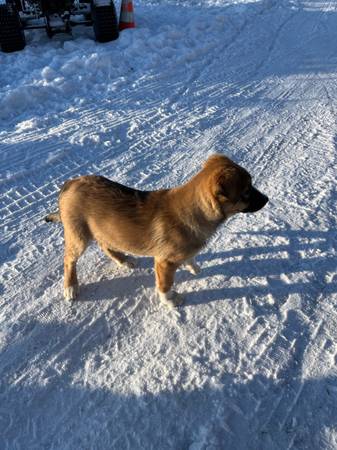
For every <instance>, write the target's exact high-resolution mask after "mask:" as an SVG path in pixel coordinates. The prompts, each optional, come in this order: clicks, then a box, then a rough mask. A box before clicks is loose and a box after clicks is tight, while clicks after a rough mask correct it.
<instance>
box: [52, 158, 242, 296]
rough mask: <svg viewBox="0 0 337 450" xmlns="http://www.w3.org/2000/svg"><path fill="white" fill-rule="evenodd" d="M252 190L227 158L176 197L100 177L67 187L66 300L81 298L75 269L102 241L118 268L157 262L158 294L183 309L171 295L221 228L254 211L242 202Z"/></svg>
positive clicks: (212, 163) (63, 212)
mask: <svg viewBox="0 0 337 450" xmlns="http://www.w3.org/2000/svg"><path fill="white" fill-rule="evenodd" d="M250 185H251V177H250V175H249V174H248V172H247V171H246V170H245V169H243V168H242V167H240V166H238V165H237V164H235V163H234V162H232V161H231V160H229V159H228V158H226V157H225V156H222V155H213V156H211V157H210V158H209V159H208V160H207V161H206V163H205V164H204V167H203V169H202V170H201V171H200V172H199V173H197V174H196V175H195V176H194V177H193V178H192V179H191V180H189V181H188V182H187V183H186V184H184V185H182V186H178V187H175V188H172V189H162V190H158V191H151V192H142V191H138V190H135V189H132V188H127V187H125V186H122V185H119V184H118V183H114V182H112V181H110V180H107V179H106V178H103V177H98V176H82V177H79V178H76V179H74V180H70V181H68V182H66V183H65V185H64V186H63V188H62V190H61V192H60V197H59V211H60V213H59V214H60V218H61V221H62V224H63V227H64V239H65V252H64V287H65V296H66V298H69V299H73V298H74V297H75V296H76V293H77V287H78V282H77V276H76V262H77V260H78V258H79V257H80V256H81V255H82V253H83V252H84V251H85V249H86V247H87V245H88V243H89V241H90V240H95V241H97V243H98V244H99V246H100V247H101V249H102V250H103V251H104V252H105V254H107V255H108V256H109V257H110V258H112V259H113V260H115V261H117V262H118V263H119V264H127V257H126V255H125V253H131V254H135V255H143V256H152V257H154V259H155V272H156V286H157V289H158V291H159V293H161V294H162V295H164V297H165V299H167V298H169V299H170V302H171V303H172V304H173V305H176V304H179V303H180V302H181V300H178V299H177V295H176V294H175V293H174V292H173V291H171V288H172V285H173V281H174V275H175V272H176V270H177V268H178V267H179V266H180V265H181V264H183V263H186V264H187V265H188V266H189V267H193V256H194V255H195V254H197V253H198V252H199V251H200V249H201V248H202V247H203V246H204V245H205V244H206V242H207V240H208V239H209V238H210V237H211V236H212V235H213V233H214V232H215V231H216V229H217V228H218V226H219V225H220V224H221V223H223V222H224V221H225V220H226V219H227V218H228V217H230V216H232V215H233V214H236V213H238V212H240V211H242V210H243V209H244V208H246V207H247V202H246V203H245V202H244V201H242V200H241V199H240V195H241V193H242V192H243V191H244V190H245V189H247V188H248V187H249V186H250ZM48 217H49V219H50V220H51V219H53V220H54V221H55V220H56V219H57V218H58V216H57V213H54V214H53V215H52V216H47V218H48ZM195 267H197V266H195ZM171 292H172V294H171Z"/></svg>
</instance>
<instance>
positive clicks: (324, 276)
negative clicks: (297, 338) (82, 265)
mask: <svg viewBox="0 0 337 450" xmlns="http://www.w3.org/2000/svg"><path fill="white" fill-rule="evenodd" d="M257 234H260V235H261V238H262V239H261V240H262V241H263V237H268V238H269V240H270V237H272V238H273V239H274V238H275V242H277V238H282V239H283V240H285V241H286V243H282V244H275V245H273V244H271V245H268V246H267V245H261V246H259V247H244V248H237V249H232V250H229V251H223V252H207V251H206V252H205V253H203V254H201V255H200V256H198V257H197V262H198V263H199V264H200V266H201V272H200V273H199V274H198V275H197V276H194V275H192V274H190V273H188V272H187V271H186V270H185V269H184V268H183V267H182V268H180V269H179V270H178V271H177V274H176V277H175V282H176V283H175V287H176V289H177V291H178V292H181V293H182V294H183V295H184V297H185V303H184V306H197V305H201V304H207V303H210V302H215V301H221V300H226V301H233V300H237V299H239V298H243V297H245V298H249V299H250V300H254V299H257V298H268V299H269V301H268V302H267V303H268V304H269V306H270V308H272V307H273V305H274V304H277V305H282V304H283V303H284V302H285V301H286V299H287V298H288V296H289V294H296V293H297V294H300V295H302V296H303V295H309V297H310V296H311V297H313V296H316V297H317V296H318V295H319V294H321V293H322V292H324V294H329V293H332V292H337V263H336V258H335V257H334V256H333V255H330V256H329V252H328V250H329V248H331V242H330V241H331V239H332V237H331V234H329V233H328V232H320V231H312V232H310V231H300V230H299V231H292V230H290V231H283V232H282V231H281V232H277V231H270V232H262V233H247V235H248V236H249V235H251V236H253V235H254V236H255V237H256V235H257ZM246 238H247V236H246ZM137 262H138V266H137V268H136V269H135V270H133V271H132V270H127V269H122V270H119V271H117V273H116V271H115V270H114V269H113V268H111V270H110V269H106V266H105V272H107V271H108V272H109V273H106V274H105V275H104V277H103V279H101V280H100V281H97V282H92V283H89V284H86V285H82V286H81V294H80V298H79V300H80V301H108V300H111V299H112V298H120V299H122V298H125V297H131V298H133V297H135V296H137V295H139V294H140V293H141V292H142V291H143V295H145V296H150V297H151V298H150V300H151V301H152V300H153V299H154V298H155V275H154V270H153V259H152V258H139V259H137ZM106 264H110V263H109V262H107V261H106ZM108 267H111V266H108ZM334 274H335V275H334ZM329 277H330V278H329ZM214 278H215V281H214V282H213V281H212V279H214ZM213 286H214V287H213ZM266 308H267V304H266V305H265V306H264V312H267V310H266Z"/></svg>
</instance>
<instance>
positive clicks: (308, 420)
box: [0, 0, 337, 450]
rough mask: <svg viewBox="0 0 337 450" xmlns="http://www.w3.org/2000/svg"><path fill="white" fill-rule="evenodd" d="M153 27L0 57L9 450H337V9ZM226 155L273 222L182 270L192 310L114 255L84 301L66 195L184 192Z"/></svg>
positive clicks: (145, 8) (59, 39) (187, 13)
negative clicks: (89, 188)
mask: <svg viewBox="0 0 337 450" xmlns="http://www.w3.org/2000/svg"><path fill="white" fill-rule="evenodd" d="M118 8H119V3H117V9H118ZM135 22H136V25H137V27H136V28H135V29H133V30H126V31H123V32H122V33H121V35H120V38H119V39H118V40H117V41H114V42H111V43H107V44H98V43H96V42H95V41H94V40H93V31H92V29H91V28H90V27H78V28H75V29H74V32H73V37H70V36H68V35H61V34H60V35H57V36H55V37H54V38H53V39H52V40H49V39H48V37H47V36H46V34H45V33H44V32H43V31H40V30H37V31H31V32H29V33H27V46H26V48H25V49H24V51H22V52H17V53H13V54H5V53H0V155H1V159H0V195H1V206H0V209H1V234H0V240H1V250H0V261H1V268H0V274H1V275H0V280H1V286H0V294H1V301H0V322H1V326H0V348H1V358H0V448H1V449H8V450H12V449H24V450H26V449H34V450H35V449H62V450H64V449H74V450H75V449H76V450H78V449H118V450H119V449H156V450H157V449H184V450H185V449H186V450H187V449H188V450H197V449H200V450H206V449H207V450H211V449H212V450H215V449H225V450H229V449H230V450H244V449H247V450H274V449H282V450H283V449H291V448H293V449H314V450H316V449H337V379H336V364H337V309H336V308H337V295H336V293H337V232H336V199H337V195H336V175H337V166H336V133H337V124H336V113H337V100H336V99H337V85H336V77H337V3H336V2H334V1H323V0H320V1H318V0H306V1H304V0H303V1H302V0H264V1H260V0H256V1H247V0H242V1H230V0H203V1H201V0H189V1H187V0H162V1H159V0H149V1H146V0H142V1H138V2H136V3H135ZM213 152H222V153H224V154H227V155H228V156H230V157H231V158H233V159H235V160H236V161H237V162H238V163H240V164H241V165H243V166H244V167H246V168H247V169H248V170H249V171H250V172H251V173H252V174H253V178H254V181H255V183H256V185H257V186H258V187H259V188H260V189H261V190H262V191H264V192H265V193H267V194H268V196H269V197H270V202H269V204H268V206H267V207H266V208H265V209H263V210H262V211H260V212H259V213H257V214H254V215H239V216H236V217H234V218H232V219H231V220H230V221H229V222H228V223H227V224H226V225H225V226H224V227H223V228H222V229H221V230H220V232H219V233H218V234H217V235H216V237H215V238H214V239H213V240H212V242H211V243H210V244H209V245H208V246H207V248H205V249H204V251H203V252H202V253H201V254H200V256H199V257H198V258H197V263H198V264H199V265H200V266H201V269H202V270H201V272H200V273H199V274H197V275H196V276H194V275H192V274H190V273H188V272H187V270H185V269H182V270H181V271H179V273H178V274H177V279H176V281H177V286H176V288H177V290H178V292H183V293H185V299H186V303H185V305H184V306H182V307H180V308H178V309H174V310H170V309H168V308H165V307H163V306H162V305H160V304H159V301H158V299H157V297H156V296H155V294H154V273H153V269H152V261H151V260H150V259H149V258H141V259H139V261H138V262H139V267H138V268H136V269H135V270H134V271H130V270H129V269H127V268H123V267H118V266H117V265H113V263H112V262H110V261H109V260H108V259H107V257H106V256H104V255H103V254H102V253H101V252H100V251H99V250H98V249H97V248H96V247H95V246H94V245H93V246H91V247H90V248H89V249H88V250H87V252H86V254H85V256H84V257H82V258H81V259H80V261H79V264H78V269H79V279H80V282H81V290H80V296H79V300H78V301H76V302H74V303H73V304H69V302H65V301H64V300H63V288H62V273H63V267H62V264H63V235H62V229H61V227H60V226H58V225H56V224H46V223H44V221H43V217H44V216H45V215H46V214H47V213H48V212H51V211H54V210H55V209H56V206H57V194H58V190H59V188H60V186H61V185H62V183H63V181H64V180H66V179H69V178H71V177H74V176H77V175H79V174H88V173H100V174H102V175H105V176H108V177H110V178H112V179H114V180H116V181H119V182H121V183H125V184H127V185H130V186H135V187H138V188H141V189H157V188H161V187H168V186H174V185H177V184H181V183H183V182H184V181H186V180H187V179H188V178H189V177H191V176H192V175H193V174H194V173H196V171H197V170H198V169H199V168H200V166H201V164H202V162H203V161H204V160H205V159H206V157H207V156H208V155H209V154H211V153H213Z"/></svg>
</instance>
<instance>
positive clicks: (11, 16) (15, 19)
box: [0, 2, 26, 53]
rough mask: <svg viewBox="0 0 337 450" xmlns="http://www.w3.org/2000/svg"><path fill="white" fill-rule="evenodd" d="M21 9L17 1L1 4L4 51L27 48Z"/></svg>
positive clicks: (1, 37) (1, 44)
mask: <svg viewBox="0 0 337 450" xmlns="http://www.w3.org/2000/svg"><path fill="white" fill-rule="evenodd" d="M25 45H26V39H25V34H24V32H23V29H22V26H21V21H20V15H19V11H18V10H17V9H16V6H15V3H14V2H13V3H7V4H6V5H0V47H1V50H2V51H3V52H7V53H9V52H16V51H18V50H22V49H23V48H25Z"/></svg>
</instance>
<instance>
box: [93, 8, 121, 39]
mask: <svg viewBox="0 0 337 450" xmlns="http://www.w3.org/2000/svg"><path fill="white" fill-rule="evenodd" d="M91 17H92V22H93V27H94V33H95V38H96V41H98V42H109V41H114V40H115V39H117V38H118V36H119V31H118V20H117V15H116V9H115V5H114V3H113V2H111V3H110V5H107V6H96V5H95V1H94V0H92V1H91Z"/></svg>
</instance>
